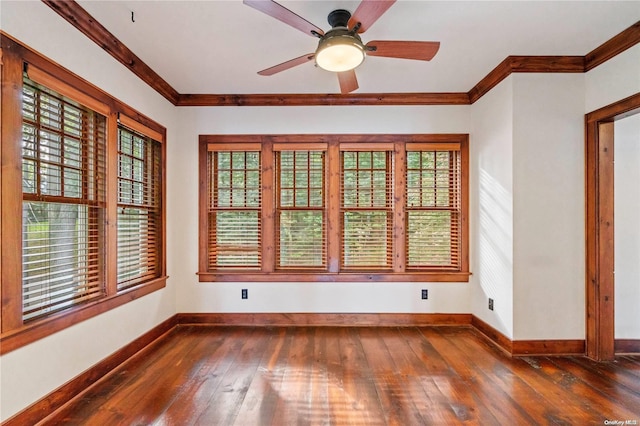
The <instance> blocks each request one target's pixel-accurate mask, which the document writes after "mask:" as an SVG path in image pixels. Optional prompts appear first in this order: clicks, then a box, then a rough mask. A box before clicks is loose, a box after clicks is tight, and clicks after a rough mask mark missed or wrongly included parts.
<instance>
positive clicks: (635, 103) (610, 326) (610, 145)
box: [585, 93, 640, 361]
mask: <svg viewBox="0 0 640 426" xmlns="http://www.w3.org/2000/svg"><path fill="white" fill-rule="evenodd" d="M638 113H640V93H637V94H635V95H633V96H630V97H628V98H626V99H623V100H621V101H619V102H616V103H614V104H611V105H608V106H606V107H604V108H601V109H599V110H596V111H594V112H591V113H589V114H587V115H586V118H585V121H586V304H587V306H586V314H587V317H586V323H587V329H586V352H587V356H588V357H590V358H592V359H594V360H598V361H607V360H612V359H614V357H615V353H616V349H615V326H614V324H615V308H614V294H615V278H614V270H615V258H614V252H615V232H614V212H615V207H614V172H615V169H614V147H615V143H614V142H615V141H614V139H615V131H614V129H615V122H616V121H618V120H621V119H623V118H626V117H630V116H632V115H634V114H638Z"/></svg>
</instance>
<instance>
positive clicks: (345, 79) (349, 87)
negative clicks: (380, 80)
mask: <svg viewBox="0 0 640 426" xmlns="http://www.w3.org/2000/svg"><path fill="white" fill-rule="evenodd" d="M338 81H339V82H340V92H341V93H350V92H353V91H354V90H356V89H357V88H358V79H357V78H356V72H355V70H350V71H344V72H339V73H338Z"/></svg>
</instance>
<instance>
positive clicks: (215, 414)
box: [194, 327, 275, 425]
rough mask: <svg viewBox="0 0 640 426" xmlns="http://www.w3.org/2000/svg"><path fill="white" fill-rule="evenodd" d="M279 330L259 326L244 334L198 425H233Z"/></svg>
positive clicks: (205, 404) (204, 406)
mask: <svg viewBox="0 0 640 426" xmlns="http://www.w3.org/2000/svg"><path fill="white" fill-rule="evenodd" d="M274 333H275V331H274V330H273V329H271V328H261V327H256V328H253V329H252V330H251V333H247V334H246V335H245V336H243V337H242V340H243V341H244V345H242V347H241V348H240V350H239V351H237V352H236V353H234V354H231V356H233V360H232V361H231V364H230V365H229V368H227V370H226V371H225V373H224V375H223V376H222V381H221V383H220V384H219V386H217V387H216V389H215V392H213V393H212V394H211V396H210V398H209V399H208V400H207V401H206V402H205V403H204V404H203V406H202V407H198V409H202V408H204V409H203V410H202V411H201V412H200V414H199V415H198V416H197V419H196V420H195V422H194V424H196V425H232V424H234V422H235V419H236V417H237V415H238V413H239V411H240V407H241V406H242V403H243V401H244V398H245V396H246V394H247V391H248V390H249V386H250V385H251V382H252V381H253V379H254V377H255V376H256V371H257V369H258V365H259V363H260V360H261V359H262V357H263V356H264V352H265V349H266V348H267V345H268V342H269V340H270V339H271V336H272V335H273V334H274Z"/></svg>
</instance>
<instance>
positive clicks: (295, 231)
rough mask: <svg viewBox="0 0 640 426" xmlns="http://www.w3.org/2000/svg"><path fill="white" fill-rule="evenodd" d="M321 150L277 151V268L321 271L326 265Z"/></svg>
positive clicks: (323, 155) (322, 157)
mask: <svg viewBox="0 0 640 426" xmlns="http://www.w3.org/2000/svg"><path fill="white" fill-rule="evenodd" d="M324 159H325V153H324V152H322V151H307V150H292V151H279V152H276V165H277V170H276V194H277V195H276V197H277V213H276V218H277V224H276V230H277V235H276V265H277V268H278V269H318V270H323V269H325V268H326V265H327V253H326V251H327V245H326V227H325V223H326V220H325V216H326V215H325V197H324V195H325V191H324V182H325V178H324V173H325V169H324Z"/></svg>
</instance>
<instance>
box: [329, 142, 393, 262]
mask: <svg viewBox="0 0 640 426" xmlns="http://www.w3.org/2000/svg"><path fill="white" fill-rule="evenodd" d="M391 159H392V158H391V152H390V151H346V152H342V153H341V160H342V161H341V168H340V170H341V172H340V180H341V185H340V188H341V197H340V198H341V211H340V215H341V221H342V226H341V228H342V262H341V265H342V268H343V269H346V270H349V269H365V270H388V269H390V268H391V267H392V264H391V255H392V249H393V241H392V233H391V232H392V231H391V227H392V213H393V206H392V192H391V189H392V187H391V178H392V174H391Z"/></svg>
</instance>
